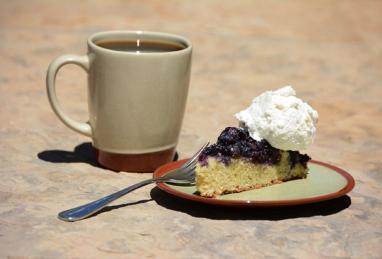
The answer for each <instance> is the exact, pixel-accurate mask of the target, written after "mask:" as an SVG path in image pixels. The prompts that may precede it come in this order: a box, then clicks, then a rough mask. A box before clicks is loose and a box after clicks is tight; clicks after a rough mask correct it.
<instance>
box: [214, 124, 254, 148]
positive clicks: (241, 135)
mask: <svg viewBox="0 0 382 259" xmlns="http://www.w3.org/2000/svg"><path fill="white" fill-rule="evenodd" d="M246 138H247V133H246V131H245V130H244V129H241V128H235V127H227V128H225V129H224V130H223V131H222V133H221V134H220V136H219V137H218V143H219V144H223V145H231V144H234V143H236V142H238V141H240V140H245V139H246Z"/></svg>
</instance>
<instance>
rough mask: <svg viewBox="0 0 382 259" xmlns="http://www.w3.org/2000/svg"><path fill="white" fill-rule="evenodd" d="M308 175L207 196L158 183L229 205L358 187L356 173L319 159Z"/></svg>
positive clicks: (278, 202)
mask: <svg viewBox="0 0 382 259" xmlns="http://www.w3.org/2000/svg"><path fill="white" fill-rule="evenodd" d="M185 161H187V159H185V160H181V161H176V162H172V163H169V164H166V165H163V166H161V167H159V168H158V169H157V170H156V171H155V172H154V177H157V176H161V175H164V174H166V173H167V172H169V171H171V170H173V169H175V168H178V167H180V166H181V165H182V164H183V163H184V162H185ZM308 168H309V174H308V177H307V178H306V179H298V180H292V181H288V182H284V183H282V184H276V185H272V186H268V187H263V188H260V189H254V190H250V191H245V192H240V193H232V194H225V195H221V196H219V197H216V198H205V197H202V196H200V195H197V194H196V188H195V186H180V185H173V184H166V183H158V184H157V186H158V187H159V188H160V189H162V190H163V191H165V192H168V193H170V194H173V195H175V196H178V197H180V198H184V199H188V200H193V201H198V202H203V203H208V204H214V205H225V206H241V207H247V206H254V207H257V206H288V205H299V204H306V203H313V202H319V201H324V200H329V199H334V198H337V197H340V196H343V195H345V194H346V193H348V192H350V191H351V190H352V189H353V187H354V179H353V177H352V176H351V175H350V174H349V173H347V172H345V171H344V170H342V169H340V168H338V167H335V166H332V165H329V164H326V163H323V162H319V161H310V162H309V163H308Z"/></svg>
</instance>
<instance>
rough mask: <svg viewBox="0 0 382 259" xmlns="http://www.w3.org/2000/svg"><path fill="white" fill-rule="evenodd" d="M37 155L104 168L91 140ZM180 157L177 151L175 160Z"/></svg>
mask: <svg viewBox="0 0 382 259" xmlns="http://www.w3.org/2000/svg"><path fill="white" fill-rule="evenodd" d="M37 157H38V158H39V159H41V160H43V161H46V162H50V163H86V164H89V165H92V166H94V167H98V168H103V169H107V168H105V167H103V166H102V165H100V164H98V162H97V160H96V154H95V150H94V148H93V145H92V143H91V142H84V143H81V144H79V145H77V146H76V147H75V148H74V149H73V151H67V150H59V149H53V150H44V151H41V152H39V153H38V154H37ZM178 158H179V155H178V152H175V155H174V159H173V161H177V160H178Z"/></svg>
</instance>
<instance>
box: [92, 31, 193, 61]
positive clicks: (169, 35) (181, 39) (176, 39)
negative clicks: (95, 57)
mask: <svg viewBox="0 0 382 259" xmlns="http://www.w3.org/2000/svg"><path fill="white" fill-rule="evenodd" d="M123 34H125V35H143V34H144V35H148V36H152V37H153V38H160V37H162V38H166V39H168V40H170V41H172V42H177V43H179V42H180V43H181V44H182V45H184V48H182V49H180V50H176V51H165V52H147V53H145V52H140V53H136V52H129V51H119V50H112V49H108V48H103V47H100V46H98V45H97V44H96V39H97V38H100V37H108V36H109V37H110V36H113V35H114V36H115V35H123ZM88 45H89V46H90V47H91V48H93V49H95V50H98V51H102V52H106V53H112V54H116V53H118V55H133V56H141V55H142V56H147V55H177V54H181V53H184V52H188V51H190V50H191V49H192V44H191V41H190V40H188V39H187V38H185V37H183V36H180V35H177V34H172V33H165V32H155V31H141V30H126V31H125V30H112V31H102V32H97V33H95V34H93V35H91V36H90V37H89V38H88Z"/></svg>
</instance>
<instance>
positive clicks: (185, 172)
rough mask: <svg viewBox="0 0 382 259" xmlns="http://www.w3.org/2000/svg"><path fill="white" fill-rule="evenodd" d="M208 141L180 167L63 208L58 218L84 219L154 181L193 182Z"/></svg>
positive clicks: (69, 219) (64, 219)
mask: <svg viewBox="0 0 382 259" xmlns="http://www.w3.org/2000/svg"><path fill="white" fill-rule="evenodd" d="M208 144H209V143H207V144H204V145H203V147H201V148H200V149H199V150H198V152H196V153H195V154H194V155H193V156H192V157H191V158H190V159H189V160H188V161H187V162H186V163H184V164H183V165H182V166H181V167H179V168H177V169H175V170H172V171H170V172H169V173H167V174H165V175H163V176H160V177H157V178H152V179H147V180H144V181H142V182H139V183H136V184H133V185H131V186H129V187H127V188H125V189H122V190H120V191H118V192H115V193H113V194H110V195H108V196H105V197H103V198H101V199H99V200H96V201H93V202H90V203H87V204H85V205H82V206H78V207H75V208H73V209H69V210H65V211H62V212H60V213H58V218H59V219H61V220H63V221H77V220H81V219H84V218H86V217H88V216H90V215H92V214H94V213H96V212H97V211H99V210H101V209H102V208H104V207H105V206H106V205H108V204H109V203H111V202H113V201H115V200H116V199H118V198H120V197H122V196H124V195H126V194H128V193H129V192H132V191H134V190H136V189H138V188H140V187H143V186H145V185H148V184H150V183H155V182H166V183H175V184H192V183H194V182H195V167H196V162H197V158H198V156H199V155H200V153H202V151H203V150H204V149H205V148H206V147H207V146H208Z"/></svg>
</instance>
